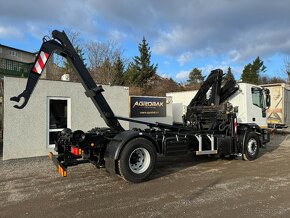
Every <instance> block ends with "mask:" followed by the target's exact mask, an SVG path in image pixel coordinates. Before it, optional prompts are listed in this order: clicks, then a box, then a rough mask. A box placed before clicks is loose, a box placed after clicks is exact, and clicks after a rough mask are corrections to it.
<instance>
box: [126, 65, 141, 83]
mask: <svg viewBox="0 0 290 218" xmlns="http://www.w3.org/2000/svg"><path fill="white" fill-rule="evenodd" d="M137 77H138V72H137V67H136V65H135V64H134V63H133V62H130V63H129V65H128V68H127V70H126V72H125V74H124V84H125V85H127V86H132V85H136V81H137Z"/></svg>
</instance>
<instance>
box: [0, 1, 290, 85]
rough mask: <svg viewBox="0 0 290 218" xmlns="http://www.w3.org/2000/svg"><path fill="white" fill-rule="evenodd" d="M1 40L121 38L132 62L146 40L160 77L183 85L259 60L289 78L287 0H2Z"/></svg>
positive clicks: (31, 43)
mask: <svg viewBox="0 0 290 218" xmlns="http://www.w3.org/2000/svg"><path fill="white" fill-rule="evenodd" d="M0 5H1V7H0V43H1V44H4V45H8V46H12V47H16V48H19V49H23V50H28V51H37V50H38V49H39V47H40V45H41V39H42V37H43V36H44V35H47V34H48V33H49V32H50V31H51V30H53V29H59V30H63V29H65V30H69V31H73V32H79V33H80V35H81V38H82V40H83V42H89V41H101V42H106V41H108V40H114V41H116V42H117V43H118V44H119V46H120V47H121V48H122V49H124V55H125V56H126V57H128V58H130V57H132V56H134V55H138V43H139V42H141V40H142V37H143V36H145V38H146V39H147V41H148V42H149V45H150V47H151V51H152V62H153V63H155V64H158V74H160V75H162V76H166V77H171V78H173V79H175V80H176V81H178V82H181V81H186V79H187V78H188V73H189V71H190V70H191V69H192V68H194V67H198V68H200V69H202V70H203V74H204V75H207V74H208V73H209V72H210V70H213V69H215V68H221V69H223V70H226V69H227V68H228V67H229V66H230V67H231V68H232V69H233V72H234V75H235V77H236V79H239V78H240V75H241V73H242V70H243V68H244V66H245V65H246V64H247V63H250V62H252V61H253V60H254V59H255V58H256V57H257V56H260V58H261V59H262V60H263V61H264V64H265V65H266V67H267V72H266V75H268V76H270V77H271V76H279V77H286V73H285V70H284V69H285V66H284V65H285V64H284V61H285V59H287V58H288V59H289V56H290V28H289V27H290V22H289V21H290V13H289V9H290V1H288V0H277V1H272V0H254V1H253V0H207V1H202V0H178V1H177V0H175V1H170V0H138V1H136V0H118V1H116V0H103V1H101V0H83V1H80V0H79V1H75V0H63V1H56V0H50V1H44V0H39V1H32V0H26V1H19V0H9V1H6V0H0Z"/></svg>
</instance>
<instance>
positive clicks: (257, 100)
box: [252, 87, 263, 108]
mask: <svg viewBox="0 0 290 218" xmlns="http://www.w3.org/2000/svg"><path fill="white" fill-rule="evenodd" d="M252 102H253V105H256V106H258V107H260V108H263V93H262V89H260V88H256V87H253V88H252Z"/></svg>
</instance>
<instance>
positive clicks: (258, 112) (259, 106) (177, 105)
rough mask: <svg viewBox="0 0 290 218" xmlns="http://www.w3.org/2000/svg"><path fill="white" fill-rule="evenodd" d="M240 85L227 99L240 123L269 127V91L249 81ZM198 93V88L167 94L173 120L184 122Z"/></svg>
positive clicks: (263, 127)
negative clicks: (267, 111) (169, 97)
mask: <svg viewBox="0 0 290 218" xmlns="http://www.w3.org/2000/svg"><path fill="white" fill-rule="evenodd" d="M238 86H239V90H238V91H237V92H236V93H234V94H233V95H232V96H231V97H230V98H229V99H227V101H228V102H230V103H231V104H232V105H233V107H234V108H235V112H236V114H237V121H238V123H241V124H242V123H243V124H249V123H253V124H257V125H258V126H260V128H262V129H265V128H267V116H266V110H267V108H268V107H269V106H270V95H269V91H268V90H267V89H265V88H263V87H260V86H257V85H252V84H249V83H238ZM196 93H197V90H193V91H184V92H170V93H166V96H171V97H172V105H173V122H176V123H181V122H182V116H183V115H184V114H185V113H186V108H187V105H189V103H190V101H191V99H192V98H193V97H194V96H195V95H196Z"/></svg>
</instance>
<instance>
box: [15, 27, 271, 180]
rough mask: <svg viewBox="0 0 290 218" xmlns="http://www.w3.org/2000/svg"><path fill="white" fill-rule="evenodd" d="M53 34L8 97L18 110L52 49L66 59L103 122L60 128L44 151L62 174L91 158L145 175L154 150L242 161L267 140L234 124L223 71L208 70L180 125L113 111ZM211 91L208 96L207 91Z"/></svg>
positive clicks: (130, 176)
mask: <svg viewBox="0 0 290 218" xmlns="http://www.w3.org/2000/svg"><path fill="white" fill-rule="evenodd" d="M52 36H53V38H52V39H47V38H44V40H43V44H42V46H41V48H40V51H39V53H38V56H37V58H36V61H35V63H34V66H33V68H32V69H31V72H30V73H29V76H28V81H27V85H26V89H25V90H24V91H23V92H22V93H21V94H20V95H18V96H15V97H12V98H11V101H16V102H20V100H21V98H24V102H23V103H22V105H20V106H19V105H15V106H14V107H15V108H17V109H22V108H24V107H25V106H26V104H27V102H28V100H29V98H30V96H31V94H32V92H33V90H34V88H35V86H36V84H37V82H38V80H39V78H40V76H41V73H42V70H43V68H44V67H45V64H46V63H47V60H48V59H49V57H50V56H51V55H52V54H53V53H58V54H59V55H61V56H63V57H65V58H67V60H68V61H69V62H70V63H71V65H72V66H73V67H74V69H75V72H76V73H77V75H78V78H79V80H80V81H81V83H82V85H83V86H84V88H85V90H86V92H85V94H86V96H87V97H89V98H91V100H92V101H93V103H94V105H95V106H96V108H97V109H98V111H99V113H100V115H101V117H102V118H103V119H104V121H105V123H106V124H107V126H108V127H106V128H94V129H92V130H91V131H89V132H86V133H85V132H83V131H82V130H77V131H72V130H71V129H68V128H65V129H63V130H62V131H61V132H60V134H59V136H58V137H57V140H56V142H55V143H56V146H55V151H56V153H57V155H53V153H52V152H50V153H49V157H50V158H51V159H52V160H53V162H54V163H55V165H56V166H57V168H58V171H59V173H60V174H61V175H62V176H67V168H68V167H69V166H74V165H78V164H83V163H92V164H94V165H96V167H98V168H104V167H105V168H106V170H107V171H108V172H110V173H111V174H118V175H120V176H121V177H122V178H123V179H125V180H127V181H130V182H135V183H137V182H142V181H145V180H147V179H149V178H150V175H151V174H152V172H153V170H154V168H155V164H156V160H157V154H159V155H163V156H173V155H183V154H187V153H188V152H191V153H193V154H195V155H216V156H219V157H223V156H242V157H243V159H245V160H254V159H256V158H257V156H258V153H259V149H260V147H262V145H264V144H265V143H267V142H269V140H270V139H269V133H268V131H267V130H264V129H261V128H260V127H259V126H258V125H256V124H254V123H252V124H239V123H237V118H236V114H235V112H234V108H233V107H232V105H231V104H229V103H228V102H226V100H227V98H228V97H229V96H231V95H232V94H233V93H235V92H236V91H237V89H238V87H237V84H236V83H235V82H234V81H232V80H230V81H224V79H223V72H222V71H221V70H219V69H217V70H213V71H212V72H211V73H210V75H209V76H208V78H207V80H206V81H205V82H204V84H203V85H202V87H201V88H200V90H199V92H198V93H197V94H196V96H195V97H194V98H193V99H192V101H191V103H190V105H189V106H188V110H187V113H186V115H185V116H184V118H183V123H182V124H179V125H177V124H174V125H168V124H164V123H149V122H144V121H139V120H134V119H130V118H126V117H118V116H115V115H114V113H113V111H112V110H111V108H110V106H109V104H108V103H107V101H106V99H105V98H104V96H103V94H102V92H103V91H104V90H103V88H102V87H101V86H97V85H96V83H95V82H94V80H93V79H92V77H91V75H90V74H89V72H88V70H87V69H86V67H85V65H84V63H83V62H82V60H81V59H80V57H79V56H78V54H77V52H76V51H75V49H74V47H73V45H72V44H71V42H70V40H69V39H68V37H67V35H66V34H65V32H59V31H57V30H54V31H53V32H52ZM209 90H210V96H209V97H208V96H207V93H208V91H209ZM119 120H124V121H128V122H136V123H141V124H145V125H147V126H148V128H146V129H144V130H141V129H132V130H124V129H123V127H122V126H121V125H120V123H119Z"/></svg>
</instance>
